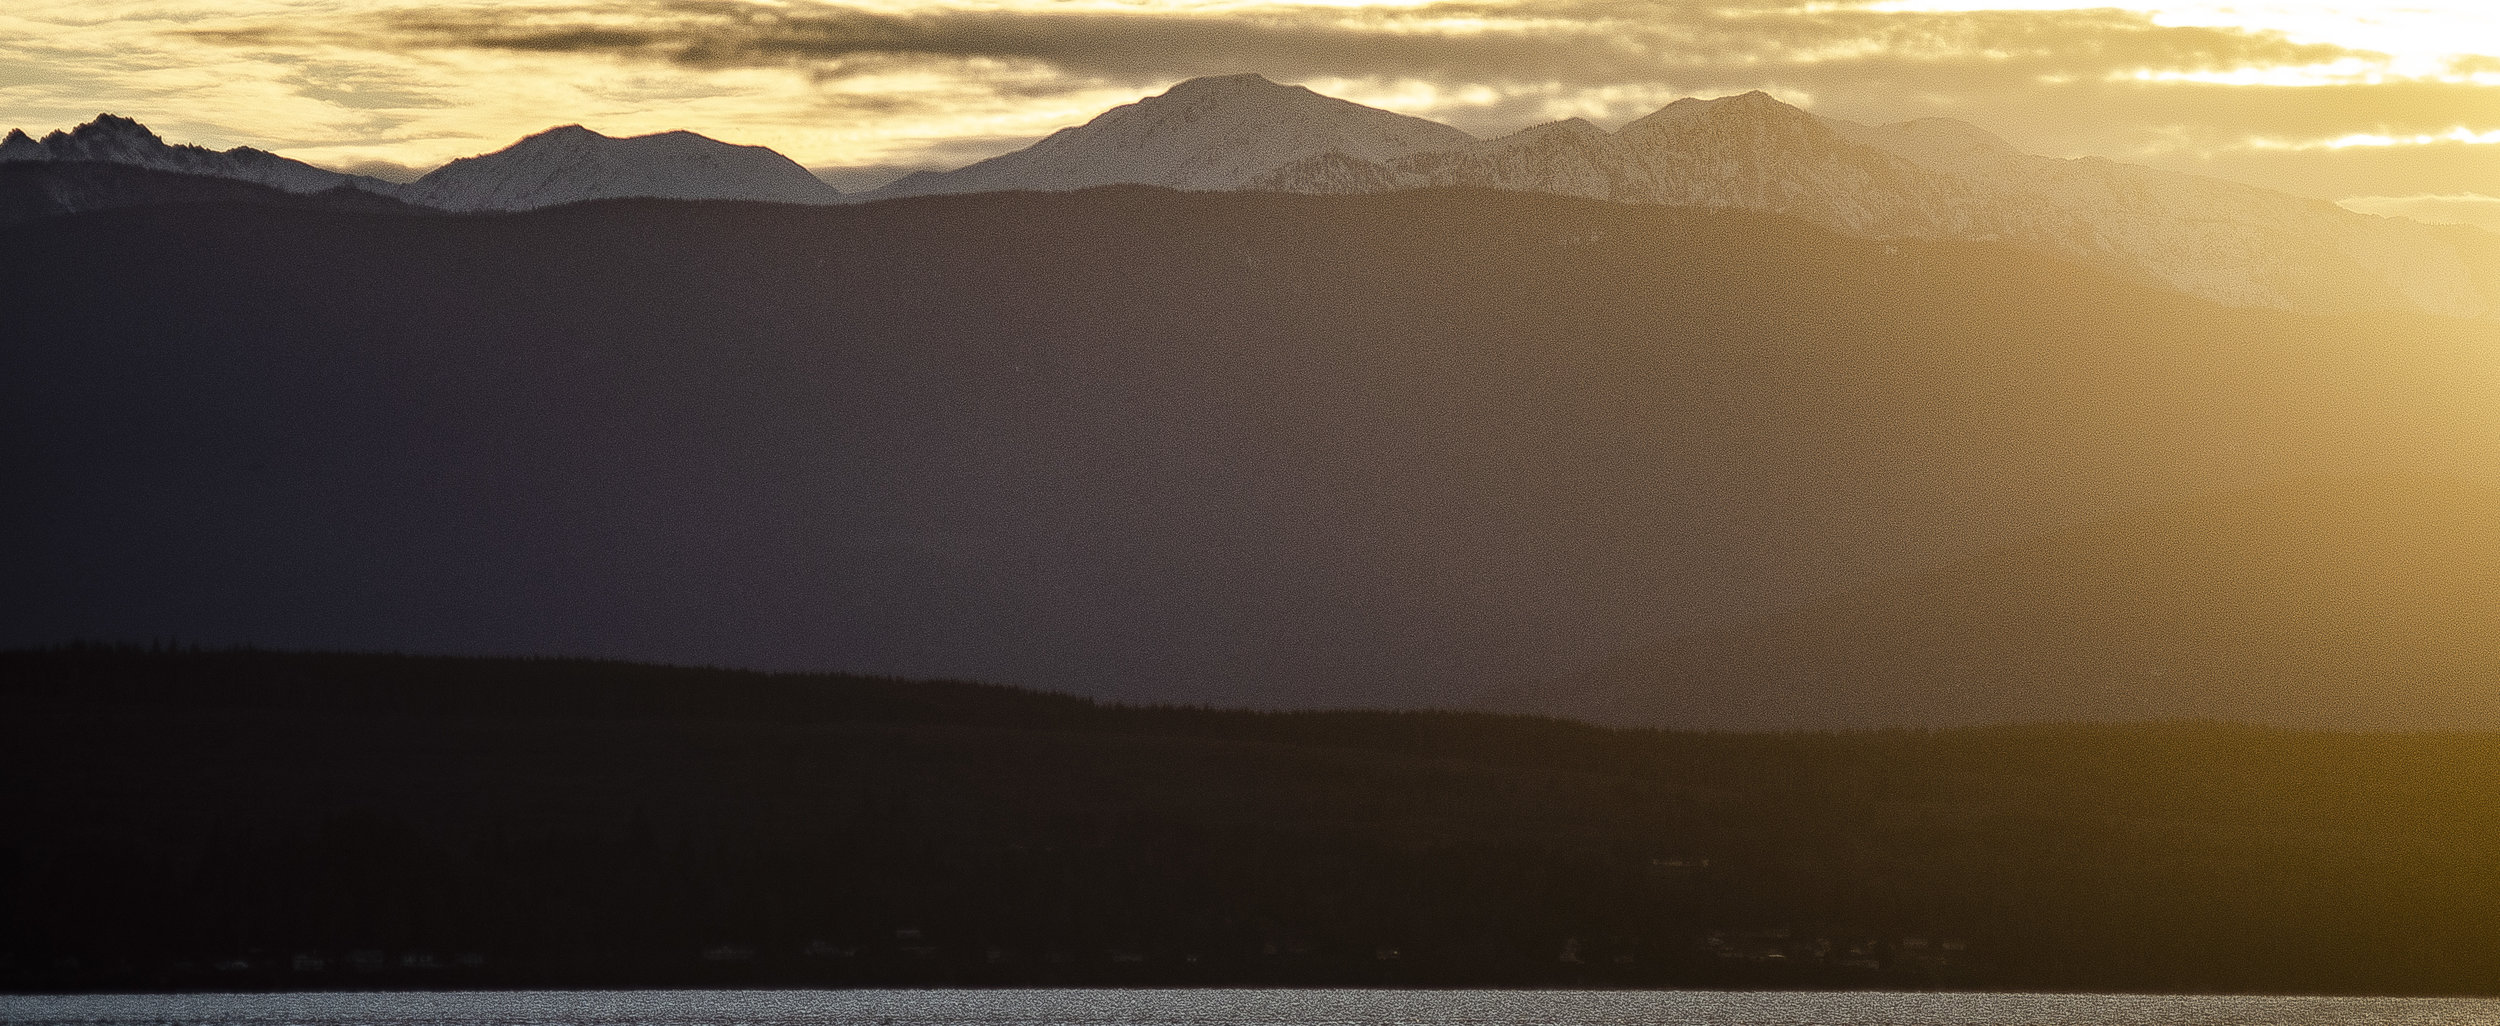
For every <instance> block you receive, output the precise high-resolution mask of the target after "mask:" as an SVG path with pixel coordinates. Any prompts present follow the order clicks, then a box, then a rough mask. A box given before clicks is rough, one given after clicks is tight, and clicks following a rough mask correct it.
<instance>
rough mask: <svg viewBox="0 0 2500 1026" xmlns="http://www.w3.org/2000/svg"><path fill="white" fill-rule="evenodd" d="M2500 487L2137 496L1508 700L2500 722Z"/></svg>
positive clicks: (1612, 711)
mask: <svg viewBox="0 0 2500 1026" xmlns="http://www.w3.org/2000/svg"><path fill="white" fill-rule="evenodd" d="M2494 523H2500V490H2494V489H2493V488H2492V487H2491V486H2490V484H2489V483H2487V482H2486V483H2467V482H2463V481H2459V480H2454V479H2442V478H2436V477H2419V476H2402V475H2399V476H2385V475H2379V476H2363V477H2340V478H2326V479H2314V480H2302V481H2293V482H2286V483H2282V484H2277V485H2273V486H2269V487H2265V488H2260V489H2255V490H2249V491H2242V492H2234V493H2229V494H2223V495H2217V496H2209V497H2205V498H2200V499H2197V500H2194V501H2189V502H2182V503H2177V504H2172V505H2165V506H2162V507H2159V508H2155V509H2150V510H2144V511H2139V512H2135V513H2130V514H2127V515H2124V516H2120V517H2116V518H2112V519H2109V520H2105V521H2102V522H2099V523H2095V524H2091V525H2088V526H2084V527H2078V528H2073V529H2069V530H2065V531H2060V532H2056V533H2053V534H2051V535H2049V536H2047V537H2044V538H2040V539H2035V540H2032V541H2029V542H2026V543H2023V544H2020V545H2016V546H2013V547H2009V548H2006V549H2002V550H1999V551H1996V552H1991V553H1989V554H1986V555H1983V556H1980V557H1977V558H1974V559H1971V560H1967V561H1963V562H1960V563H1957V564H1955V565H1953V566H1950V567H1947V568H1944V569H1941V570H1937V571H1933V572H1929V573H1924V574H1919V575H1914V576H1911V577H1907V578H1904V579H1900V580H1896V581H1890V582H1886V583H1883V584H1879V585H1874V586H1869V587H1865V588H1861V589H1856V590H1852V591H1850V592H1847V593H1845V594H1842V595H1839V596H1836V597H1833V598H1830V599H1826V600H1823V601H1819V602H1816V603H1812V604H1810V605H1807V606H1804V607H1802V608H1799V609H1796V610H1793V611H1789V612H1786V613H1782V614H1779V615H1776V616H1771V617H1766V618H1764V619H1762V620H1759V621H1757V622H1754V623H1751V624H1748V625H1745V626H1742V627H1739V628H1734V629H1730V630H1725V631H1718V632H1712V633H1707V634H1702V635H1698V636H1694V637H1689V638H1684V639H1680V640H1677V641H1673V642H1670V643H1667V644H1664V645H1661V646H1658V647H1655V648H1652V649H1650V650H1647V651H1644V652H1640V653H1637V654H1632V655H1627V656H1625V657H1623V658H1619V659H1617V660H1614V661H1613V662H1611V663H1610V664H1609V665H1607V666H1606V667H1604V668H1603V669H1601V670H1599V671H1597V672H1595V673H1593V674H1589V675H1586V676H1582V677H1579V678H1576V679H1574V680H1572V681H1570V682H1568V683H1566V684H1563V685H1551V686H1542V687H1534V688H1523V689H1517V690H1515V691H1513V692H1511V693H1510V694H1509V695H1507V696H1506V697H1504V698H1500V699H1497V700H1496V701H1495V702H1494V703H1493V704H1496V705H1505V706H1508V707H1511V708H1522V709H1535V710H1537V711H1540V712H1562V713H1564V714H1566V715H1571V716H1577V717H1581V718H1586V719H1592V720H1597V721H1601V722H1609V723H1622V724H1640V725H1646V726H1674V727H1708V728H1737V729H1766V728H1773V729H1787V728H1800V727H1810V728H1828V727H1852V726H1867V725H1917V726H1932V725H1955V724H1979V723H2001V722H2014V721H2024V720H2034V721H2036V720H2043V719H2053V720H2070V721H2091V720H2098V721H2111V720H2151V719H2184V718H2197V719H2213V720H2226V721H2236V722H2243V723H2267V724H2277V725H2285V726H2300V727H2309V728H2325V729H2422V728H2441V727H2448V728H2453V727H2457V726H2460V725H2472V726H2476V727H2481V728H2486V729H2488V728H2490V727H2493V726H2500V689H2495V688H2494V687H2493V686H2492V685H2493V682H2494V681H2500V538H2495V537H2494V535H2493V533H2492V530H2491V525H2492V524H2494Z"/></svg>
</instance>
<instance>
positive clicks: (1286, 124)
mask: <svg viewBox="0 0 2500 1026" xmlns="http://www.w3.org/2000/svg"><path fill="white" fill-rule="evenodd" d="M1475 141H1476V140H1475V137H1474V136H1471V135H1468V134H1467V133H1465V132H1462V131H1459V130H1458V129H1455V128H1452V127H1450V126H1448V125H1444V124H1441V123H1440V122H1437V121H1427V120H1425V119H1423V118H1417V117H1408V116H1406V115H1404V114H1396V113H1392V112H1389V111H1385V110H1380V109H1378V108H1374V107H1366V106H1363V105H1361V104H1358V103H1353V102H1350V101H1346V100H1340V99H1337V98H1335V97H1330V96H1322V95H1320V94H1318V93H1315V92H1312V91H1310V90H1309V89H1305V88H1303V87H1301V86H1287V85H1278V84H1276V83H1274V82H1271V81H1268V80H1267V79H1266V78H1263V77H1261V76H1258V75H1224V76H1217V77H1210V78H1194V79H1190V80H1189V81H1186V82H1183V83H1181V84H1179V85H1176V86H1173V87H1172V88H1171V89H1170V90H1169V91H1167V92H1165V93H1163V94H1161V95H1158V96H1150V97H1147V98H1146V99H1143V100H1139V101H1137V102H1135V103H1130V104H1123V105H1121V106H1118V107H1114V108H1112V109H1110V110H1108V111H1105V112H1103V113H1102V114H1101V115H1100V116H1098V117H1096V118H1094V119H1093V120H1091V121H1088V122H1086V123H1084V124H1082V125H1077V126H1074V127H1070V128H1063V129H1060V130H1059V131H1057V132H1054V133H1052V134H1051V135H1050V136H1048V137H1047V138H1044V139H1043V140H1042V141H1040V142H1037V143H1034V144H1033V145H1031V146H1029V147H1026V148H1024V149H1021V150H1018V151H1016V152H1014V153H1009V154H1006V155H1003V156H998V157H992V158H990V159H988V160H984V161H981V162H980V163H977V164H973V165H970V166H968V167H963V168H959V169H957V170H954V171H944V172H926V171H924V172H919V173H915V174H912V175H908V176H906V177H904V178H902V179H901V180H899V181H896V182H894V183H893V184H891V185H888V186H885V187H884V188H881V189H877V190H874V191H872V192H869V193H865V194H863V195H862V198H884V197H887V196H918V195H928V194H934V193H957V192H996V191H1003V190H1010V189H1032V190H1040V191H1056V190H1067V189H1082V188H1087V187H1090V186H1096V185H1115V184H1141V185H1160V186H1164V187H1166V188H1173V189H1195V190H1225V189H1240V188H1244V187H1246V186H1249V185H1250V184H1251V182H1253V181H1254V180H1256V179H1258V178H1259V177H1260V176H1262V175H1265V174H1267V173H1269V172H1271V171H1274V170H1275V169H1277V168H1279V167H1283V166H1285V165H1287V164H1292V163H1295V162H1297V161H1303V160H1308V159H1312V158H1317V157H1323V156H1327V155H1330V154H1336V155H1339V156H1341V157H1343V158H1346V159H1347V160H1349V161H1352V162H1357V163H1370V164H1377V163H1380V162H1383V161H1388V160H1393V159H1395V158H1397V157H1400V156H1404V155H1406V154H1409V153H1417V152H1423V151H1427V150H1444V149H1450V148H1454V147H1459V146H1465V145H1467V144H1470V143H1473V142H1475ZM1348 166H1349V167H1352V166H1356V165H1355V164H1349V165H1348Z"/></svg>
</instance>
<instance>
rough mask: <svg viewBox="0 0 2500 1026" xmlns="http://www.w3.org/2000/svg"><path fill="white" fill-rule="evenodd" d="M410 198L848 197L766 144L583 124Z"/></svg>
mask: <svg viewBox="0 0 2500 1026" xmlns="http://www.w3.org/2000/svg"><path fill="white" fill-rule="evenodd" d="M400 195H401V196H402V197H403V198H405V199H407V200H408V201H409V202H412V203H418V204H423V205H425V206H429V207H436V208H439V209H443V210H454V211H464V212H466V211H514V210H535V209H538V208H540V207H551V206H556V205H558V204H563V203H579V202H582V201H585V200H595V199H623V198H629V197H632V198H653V199H684V200H760V201H764V202H772V203H834V202H839V201H840V199H841V195H842V194H841V193H840V192H839V191H838V190H836V189H834V187H833V186H830V185H826V184H825V183H824V182H823V181H821V180H819V179H818V178H817V177H816V176H815V175H813V174H810V173H808V170H807V169H806V168H804V167H800V166H799V164H798V162H796V161H793V160H791V159H790V158H788V157H785V156H782V155H781V154H779V153H777V152H774V151H773V150H770V149H767V148H765V147H762V146H738V145H733V144H730V143H725V142H721V141H719V140H717V139H712V138H709V137H706V136H701V135H697V134H695V133H693V132H662V133H658V134H656V135H638V136H632V137H629V138H621V139H620V138H615V137H611V136H606V135H601V134H599V133H597V132H594V131H591V130H590V129H587V128H583V127H582V126H580V125H566V126H563V127H561V128H553V129H549V130H547V131H544V132H540V133H538V134H536V135H533V136H529V137H527V138H525V139H522V140H521V141H519V142H516V143H513V144H512V145H510V146H507V147H504V148H503V149H500V150H497V151H495V152H493V153H488V154H483V155H480V156H475V157H463V158H461V159H459V160H455V161H452V162H451V163H449V164H445V165H443V166H442V167H439V168H435V169H434V170H433V171H431V172H428V173H427V174H426V175H425V176H424V177H422V178H419V179H417V180H416V181H414V182H411V183H409V184H408V185H406V186H404V187H403V188H402V191H401V193H400Z"/></svg>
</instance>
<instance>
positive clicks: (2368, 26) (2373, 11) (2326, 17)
mask: <svg viewBox="0 0 2500 1026" xmlns="http://www.w3.org/2000/svg"><path fill="white" fill-rule="evenodd" d="M2112 6H2120V7H2123V8H2124V9H2127V10H2133V11H2140V12H2143V13H2145V14H2147V15H2149V16H2151V18H2152V20H2153V23H2154V24H2157V25H2163V26H2171V27H2184V28H2220V29H2237V30H2240V31H2245V32H2272V33H2279V34H2281V35H2282V36H2283V37H2284V38H2286V39H2289V40H2291V41H2293V42H2296V43H2316V44H2328V45H2333V46H2340V47H2345V48H2348V49H2353V50H2366V51H2370V52H2372V53H2376V54H2382V55H2385V57H2386V62H2385V64H2384V65H2383V66H2382V67H2381V68H2380V69H2379V70H2380V73H2381V74H2382V75H2384V76H2386V77H2388V78H2404V79H2422V80H2430V81H2441V82H2471V81H2475V80H2476V79H2477V77H2478V74H2480V73H2478V71H2477V70H2476V69H2475V68H2474V67H2473V64H2474V63H2475V62H2473V61H2472V60H2471V59H2472V58H2478V57H2479V58H2489V57H2491V56H2494V55H2500V7H2495V5H2492V4H2488V3H2483V2H2471V0H2469V2H2460V0H2420V2H2408V3H2404V4H2400V5H2399V4H2355V3H2332V2H2328V3H2281V2H2276V3H2240V2H2232V0H2224V2H2211V0H2205V2H2185V3H2158V4H2126V5H2113V4H2107V3H2090V2H2071V0H1882V2H1879V3H1875V4H1871V5H1868V7H1867V8H1866V9H1868V10H1874V11H1888V12H1896V13H1906V12H1912V11H1923V12H1944V11H2004V10H2025V11H2077V10H2092V9H2099V8H2108V7H2112ZM2232 84H2242V83H2238V82H2234V83H2232ZM2245 84H2253V85H2273V84H2276V83H2275V82H2273V81H2262V80H2261V81H2251V82H2248V83H2245Z"/></svg>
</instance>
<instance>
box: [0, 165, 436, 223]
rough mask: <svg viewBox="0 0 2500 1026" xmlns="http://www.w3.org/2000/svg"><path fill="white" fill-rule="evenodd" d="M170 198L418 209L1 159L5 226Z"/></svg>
mask: <svg viewBox="0 0 2500 1026" xmlns="http://www.w3.org/2000/svg"><path fill="white" fill-rule="evenodd" d="M167 203H251V204H261V205H269V206H293V207H318V208H324V209H331V210H362V211H373V212H398V213H419V212H421V211H422V208H419V207H412V206H409V205H407V204H405V203H401V202H399V201H398V200H394V199H391V198H390V197H387V196H382V195H379V194H376V193H371V192H366V191H364V190H362V189H357V188H354V187H352V186H340V187H337V188H333V189H328V190H324V191H321V192H312V193H294V192H287V191H285V190H283V189H277V188H273V187H271V186H266V185H258V184H255V183H252V182H244V181H237V180H235V179H232V178H220V177H215V176H211V175H186V174H176V173H174V172H171V171H153V170H149V169H147V168H144V167H136V166H133V165H129V164H115V163H103V162H96V161H84V160H44V161H31V160H29V161H15V162H8V163H0V227H6V226H9V225H13V224H21V223H24V222H27V221H35V220H40V219H43V218H47V217H59V216H61V215H64V214H77V213H83V212H86V211H90V210H112V209H116V208H120V207H140V206H156V205H160V204H167Z"/></svg>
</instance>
